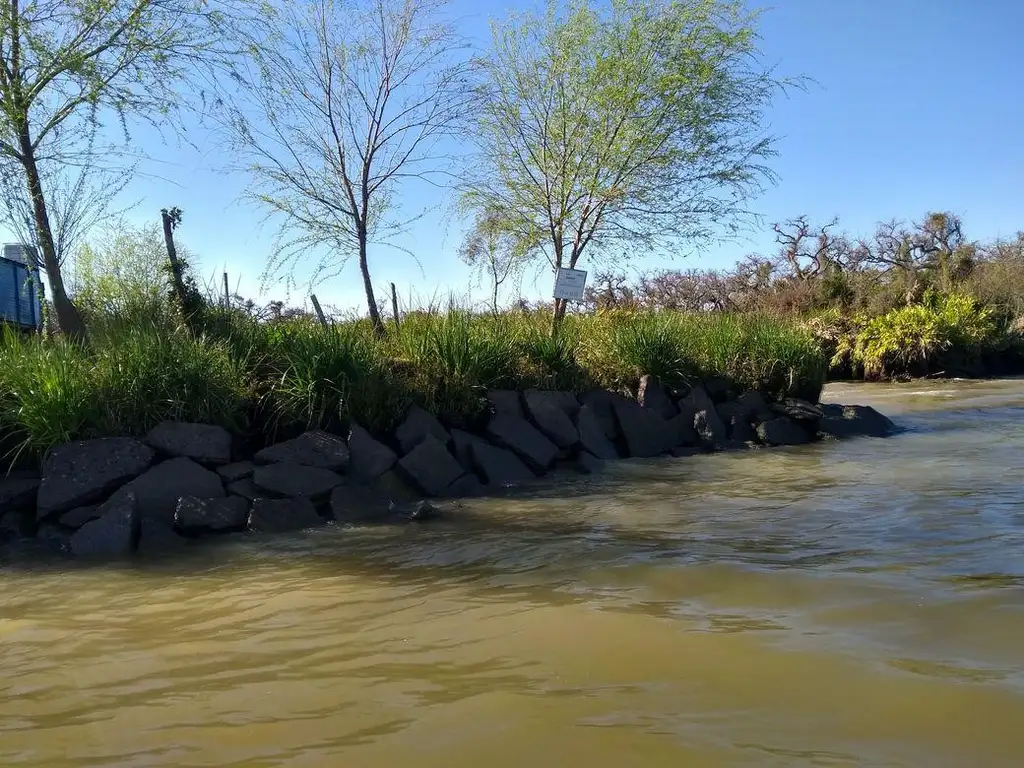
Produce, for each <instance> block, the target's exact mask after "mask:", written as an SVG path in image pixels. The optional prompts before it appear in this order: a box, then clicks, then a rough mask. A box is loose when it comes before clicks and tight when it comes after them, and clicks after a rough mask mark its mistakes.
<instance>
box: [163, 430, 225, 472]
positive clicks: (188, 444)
mask: <svg viewBox="0 0 1024 768" xmlns="http://www.w3.org/2000/svg"><path fill="white" fill-rule="evenodd" d="M145 442H146V444H147V445H149V447H151V448H155V449H156V450H158V451H160V452H161V453H164V454H167V455H168V456H184V457H185V458H187V459H192V460H193V461H198V462H199V463H201V464H228V463H230V461H231V434H230V433H229V432H228V431H227V430H226V429H224V427H218V426H214V425H213V424H194V423H190V422H184V421H162V422H160V423H159V424H157V425H156V426H155V427H153V429H151V430H150V431H149V434H147V435H146V437H145Z"/></svg>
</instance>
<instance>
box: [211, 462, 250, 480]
mask: <svg viewBox="0 0 1024 768" xmlns="http://www.w3.org/2000/svg"><path fill="white" fill-rule="evenodd" d="M254 469H256V465H255V464H253V463H252V462H251V461H236V462H235V463H234V464H225V465H224V466H223V467H217V474H218V475H220V476H221V477H222V478H224V482H225V483H233V482H235V481H237V480H244V479H245V478H247V477H252V473H253V470H254Z"/></svg>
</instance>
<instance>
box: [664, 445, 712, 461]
mask: <svg viewBox="0 0 1024 768" xmlns="http://www.w3.org/2000/svg"><path fill="white" fill-rule="evenodd" d="M705 453H707V450H706V449H704V448H701V447H699V446H696V445H681V446H679V447H678V448H673V449H672V455H673V456H675V457H676V458H677V459H684V458H687V457H689V456H700V455H702V454H705Z"/></svg>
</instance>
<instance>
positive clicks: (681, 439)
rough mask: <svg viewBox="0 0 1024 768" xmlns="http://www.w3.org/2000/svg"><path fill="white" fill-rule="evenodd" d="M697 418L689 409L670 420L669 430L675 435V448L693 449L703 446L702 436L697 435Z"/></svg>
mask: <svg viewBox="0 0 1024 768" xmlns="http://www.w3.org/2000/svg"><path fill="white" fill-rule="evenodd" d="M695 416H696V414H695V413H693V412H692V411H691V410H690V409H688V408H687V409H685V410H684V411H682V412H681V413H680V414H679V415H678V416H675V417H673V418H672V419H670V420H669V422H668V425H669V428H670V429H671V430H672V433H673V434H674V435H675V437H674V438H673V440H672V442H673V446H672V447H673V448H678V447H680V446H685V447H693V446H697V445H700V444H701V438H700V435H698V434H697V428H696V427H695V426H694V417H695Z"/></svg>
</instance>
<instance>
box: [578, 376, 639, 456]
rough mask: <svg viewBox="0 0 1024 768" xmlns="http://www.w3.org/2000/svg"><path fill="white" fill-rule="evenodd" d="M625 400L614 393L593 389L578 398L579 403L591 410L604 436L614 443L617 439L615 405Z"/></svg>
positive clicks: (617, 429) (617, 423)
mask: <svg viewBox="0 0 1024 768" xmlns="http://www.w3.org/2000/svg"><path fill="white" fill-rule="evenodd" d="M626 399H627V398H624V397H623V396H622V395H617V394H615V393H614V392H608V391H607V390H604V389H595V390H592V391H590V392H587V393H586V394H584V395H583V397H581V398H580V402H581V403H582V405H585V406H587V407H589V408H590V409H591V411H592V412H593V414H594V417H595V418H596V419H597V421H598V423H599V424H600V425H601V429H602V430H603V431H604V436H605V437H606V438H608V439H609V440H611V441H612V442H613V443H614V442H615V441H616V440H618V438H619V422H618V421H617V420H616V418H615V403H616V402H617V401H620V400H626Z"/></svg>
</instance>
